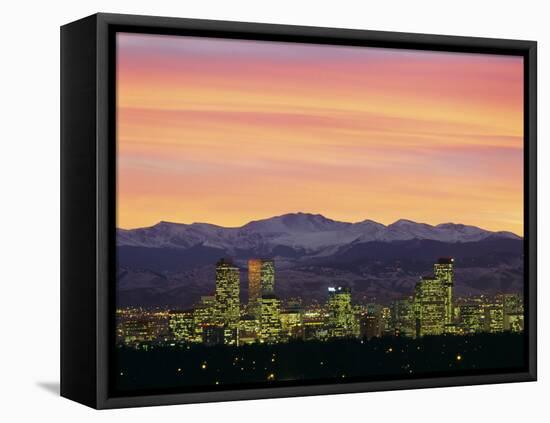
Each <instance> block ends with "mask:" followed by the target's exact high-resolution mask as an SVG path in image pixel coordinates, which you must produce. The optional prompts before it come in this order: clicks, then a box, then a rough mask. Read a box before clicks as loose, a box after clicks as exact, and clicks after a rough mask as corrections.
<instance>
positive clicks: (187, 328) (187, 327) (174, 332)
mask: <svg viewBox="0 0 550 423" xmlns="http://www.w3.org/2000/svg"><path fill="white" fill-rule="evenodd" d="M168 322H169V323H168V326H169V327H170V334H171V338H172V339H173V340H174V341H180V342H193V341H194V336H193V335H194V323H193V312H192V311H176V310H173V311H171V312H170V313H169V318H168Z"/></svg>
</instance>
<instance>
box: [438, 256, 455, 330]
mask: <svg viewBox="0 0 550 423" xmlns="http://www.w3.org/2000/svg"><path fill="white" fill-rule="evenodd" d="M434 276H435V277H436V279H439V281H440V282H441V283H442V284H443V286H444V288H445V324H447V325H450V324H452V323H453V285H454V259H453V258H452V257H445V258H440V259H439V260H438V261H437V263H435V264H434Z"/></svg>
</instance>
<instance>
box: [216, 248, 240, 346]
mask: <svg viewBox="0 0 550 423" xmlns="http://www.w3.org/2000/svg"><path fill="white" fill-rule="evenodd" d="M239 290H240V272H239V268H238V267H235V266H234V265H233V263H232V262H231V261H229V260H225V259H221V260H220V261H219V262H218V263H217V264H216V295H215V297H216V318H217V319H219V322H220V323H221V324H222V325H223V327H224V343H227V344H231V345H233V344H237V342H238V339H237V333H238V323H239V315H240V310H239V305H240V303H239Z"/></svg>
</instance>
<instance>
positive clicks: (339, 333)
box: [327, 286, 359, 338]
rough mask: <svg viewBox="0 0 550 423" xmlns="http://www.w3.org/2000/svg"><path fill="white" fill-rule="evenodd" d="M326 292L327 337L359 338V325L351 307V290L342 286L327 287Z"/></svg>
mask: <svg viewBox="0 0 550 423" xmlns="http://www.w3.org/2000/svg"><path fill="white" fill-rule="evenodd" d="M328 292H329V298H328V302H327V311H328V318H327V329H328V331H329V336H331V337H335V338H345V337H352V336H359V324H358V322H357V320H356V319H355V315H354V312H353V308H352V306H351V289H350V288H348V287H343V286H337V287H329V289H328Z"/></svg>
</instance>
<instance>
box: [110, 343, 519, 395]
mask: <svg viewBox="0 0 550 423" xmlns="http://www.w3.org/2000/svg"><path fill="white" fill-rule="evenodd" d="M524 363H525V354H524V337H523V335H522V334H512V333H500V334H479V335H471V336H434V337H425V338H422V339H416V340H414V339H408V338H394V337H387V338H376V339H372V340H370V341H361V340H341V341H331V342H316V341H314V342H312V341H309V342H293V343H288V344H276V345H250V346H242V347H227V346H216V347H207V346H203V345H189V346H187V345H179V346H172V347H170V346H155V347H152V348H151V347H150V348H149V349H148V350H147V351H145V350H136V349H132V348H127V347H119V348H117V349H116V352H115V370H116V373H115V376H114V379H113V388H114V390H115V392H117V393H118V394H120V395H123V394H125V393H128V394H130V393H133V394H138V393H139V391H142V392H143V393H147V392H151V393H152V392H153V391H158V392H160V391H164V392H170V391H178V392H185V391H190V390H193V391H208V390H221V389H231V388H246V387H261V386H279V385H296V384H311V383H323V382H324V383H335V382H348V381H360V380H361V381H363V380H364V381H367V380H384V379H396V378H399V379H404V378H416V377H422V376H449V375H453V374H454V375H458V374H462V375H464V374H475V373H487V372H490V371H493V372H497V371H506V370H513V369H517V368H521V367H523V365H524Z"/></svg>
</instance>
